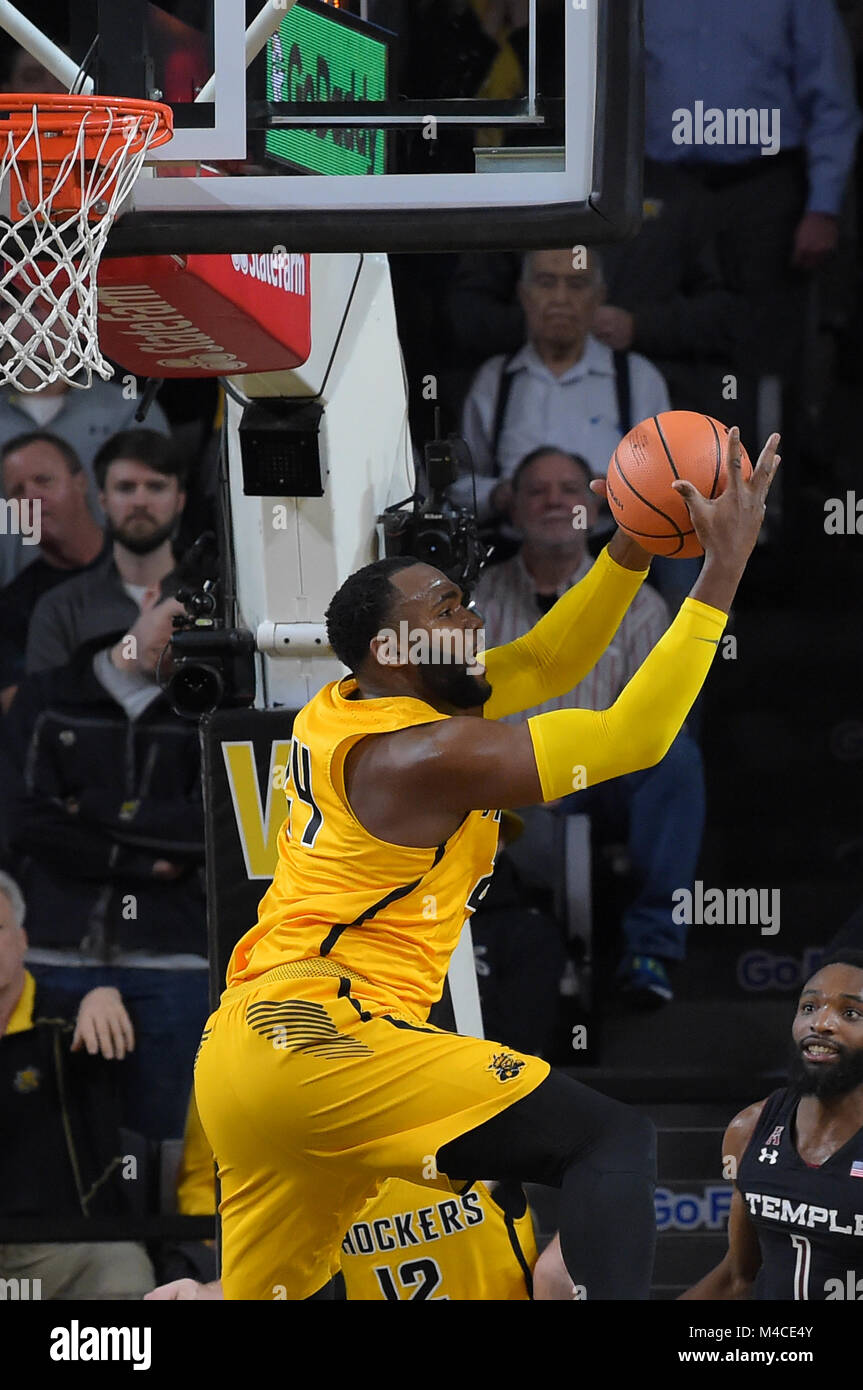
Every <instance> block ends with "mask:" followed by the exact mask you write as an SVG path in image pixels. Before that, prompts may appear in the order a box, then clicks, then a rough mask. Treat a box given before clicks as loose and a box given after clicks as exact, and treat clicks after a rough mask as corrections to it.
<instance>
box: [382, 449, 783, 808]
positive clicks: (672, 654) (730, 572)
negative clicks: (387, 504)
mask: <svg viewBox="0 0 863 1390" xmlns="http://www.w3.org/2000/svg"><path fill="white" fill-rule="evenodd" d="M731 439H732V445H731V447H730V448H729V483H728V487H727V488H726V490H725V492H724V493H723V494H722V496H721V497H719V498H717V499H716V500H715V501H708V500H707V499H706V498H704V497H702V496H701V494H700V493H698V492H697V491H696V490H695V488H693V487H692V486H691V485H690V484H688V483H683V482H679V483H676V484H675V485H674V486H675V487H676V488H677V490H678V491H680V492H681V494H682V496H683V497H684V500H685V501H686V503H687V506H688V507H689V511H690V515H691V516H692V521H693V525H694V527H695V530H696V532H697V535H698V538H699V540H700V541H701V543H702V545H703V547H704V551H705V561H704V565H703V567H702V571H701V574H700V575H699V578H698V580H697V581H696V583H695V585H694V587H693V590H692V593H691V595H690V597H689V598H688V599H687V600H685V602H684V604H683V606H682V608H681V610H680V612H679V613H678V615H677V617H676V618H675V619H674V622H673V623H672V624H671V626H670V628H669V629H668V631H667V632H666V633H664V635H663V636H662V638H661V639H660V641H659V642H658V643H657V644H656V646H655V647H654V648H653V651H652V652H651V653H650V655H649V656H648V657H647V659H646V660H645V661H644V662H643V663H642V665H641V666H640V667H639V669H638V671H637V672H636V673H635V675H634V676H633V678H632V680H631V681H630V682H629V683H628V685H627V686H626V687H625V688H624V690H623V691H622V692H621V694H620V696H619V697H618V699H617V700H616V701H615V703H614V704H613V705H612V706H611V707H610V709H607V710H600V711H596V710H573V709H564V710H552V711H550V712H548V713H546V714H539V715H534V716H533V717H532V718H531V719H528V720H527V721H526V723H524V724H522V725H518V726H509V725H502V724H499V723H494V722H490V721H488V720H485V719H482V720H479V719H474V718H471V717H469V716H454V717H453V718H450V719H446V720H442V721H440V722H438V723H433V724H427V725H423V726H420V727H416V726H413V727H412V728H411V729H410V730H403V731H401V732H400V733H398V734H394V735H391V736H389V737H388V738H387V739H382V740H379V744H380V745H383V746H382V747H380V749H379V750H375V754H374V758H373V761H374V762H375V763H376V764H377V760H378V758H380V763H379V764H377V767H376V771H377V774H378V775H379V776H381V777H386V779H387V782H388V785H389V787H390V788H391V790H392V789H394V788H395V787H396V786H397V785H399V786H400V787H401V788H402V789H404V790H405V792H406V795H407V791H408V790H409V793H410V796H409V802H408V804H409V805H410V808H411V810H416V808H417V806H418V805H419V806H420V807H428V808H433V813H434V814H436V815H438V816H443V815H446V814H455V813H459V812H461V813H464V811H466V810H473V809H484V808H486V807H489V806H527V805H536V804H537V803H540V802H544V801H554V800H556V799H557V798H558V797H561V796H566V795H567V794H568V793H569V792H571V791H574V790H580V789H581V788H582V787H585V786H595V785H596V784H597V783H598V782H602V781H606V780H607V779H609V778H611V777H619V776H622V775H623V774H625V773H628V772H637V771H639V770H641V769H642V768H646V767H652V766H654V765H655V764H656V763H658V762H659V761H661V759H662V758H663V757H664V756H665V754H666V753H667V751H668V749H669V748H670V747H671V744H672V743H673V742H674V739H675V738H676V737H677V735H678V733H679V732H680V729H681V728H682V726H683V723H684V721H685V719H686V716H687V714H688V713H689V710H690V709H691V707H692V705H693V703H694V701H695V699H696V697H697V696H698V693H699V691H700V690H701V687H702V685H703V683H704V680H705V677H706V676H707V672H708V671H709V669H710V665H711V662H712V660H713V657H714V655H715V652H716V648H717V645H718V643H719V640H720V638H721V636H722V632H723V629H724V626H725V622H726V619H727V615H728V611H729V609H730V607H731V603H732V600H733V599H734V595H735V593H736V591H737V586H738V584H739V582H740V579H741V577H742V575H743V571H744V569H745V568H746V563H747V561H748V559H749V556H750V554H751V553H752V550H753V548H754V546H755V542H756V539H757V537H758V532H759V531H760V529H761V524H762V521H763V519H764V512H765V507H766V498H767V492H768V489H769V487H770V483H771V481H772V479H773V476H774V474H775V472H776V466H777V464H778V461H779V460H778V457H777V455H776V446H777V444H778V442H779V436H778V435H771V437H770V439H769V440H768V442H767V444H766V446H765V448H764V450H763V452H762V454H761V457H760V459H759V460H758V464H757V466H756V468H755V470H754V472H753V475H752V478H751V480H750V481H747V480H745V479H744V478H743V477H742V474H741V470H740V448H739V434H738V433H737V431H736V430H734V431H732V433H731ZM368 771H371V769H368ZM430 823H431V821H430V819H429V824H430ZM369 828H372V829H373V828H374V827H369ZM375 833H378V834H381V833H382V832H381V831H380V830H378V831H376V832H375Z"/></svg>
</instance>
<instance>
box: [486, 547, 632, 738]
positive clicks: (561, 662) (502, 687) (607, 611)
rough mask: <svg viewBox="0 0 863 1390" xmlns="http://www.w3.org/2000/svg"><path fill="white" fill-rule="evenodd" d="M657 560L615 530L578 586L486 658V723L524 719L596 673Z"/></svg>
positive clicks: (492, 650) (493, 649) (487, 654)
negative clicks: (512, 716)
mask: <svg viewBox="0 0 863 1390" xmlns="http://www.w3.org/2000/svg"><path fill="white" fill-rule="evenodd" d="M651 559H652V556H651V555H650V554H649V553H648V552H647V551H646V550H643V549H642V547H641V546H640V545H639V544H638V543H637V541H633V540H630V538H629V537H628V536H627V535H626V534H625V533H624V532H623V531H620V530H618V531H616V532H615V534H614V536H612V538H611V540H610V541H609V543H608V545H607V546H606V547H605V549H604V550H603V551H602V552H601V554H600V555H599V557H598V559H597V560H596V562H595V564H594V565H593V566H592V567H591V569H590V571H589V572H588V573H587V574H586V575H585V576H584V578H583V579H582V580H580V581H579V583H578V584H574V585H573V587H572V588H571V589H568V590H567V592H566V593H565V594H564V595H563V596H562V598H559V599H558V601H557V603H556V604H554V606H553V607H552V608H551V609H550V610H549V612H548V613H546V614H545V616H544V617H542V618H540V620H539V622H538V623H536V624H535V626H534V627H532V628H531V629H530V631H529V632H527V633H525V635H524V636H523V637H518V638H516V640H515V641H514V642H508V643H507V644H506V645H505V646H503V647H494V648H492V649H491V650H490V651H488V652H486V653H485V655H484V656H483V663H484V665H485V669H486V676H487V679H488V681H489V683H490V685H491V687H492V695H491V698H490V699H489V700H488V701H487V703H486V704H485V706H484V707H483V715H484V717H485V718H486V719H502V718H503V717H504V715H507V714H520V713H521V712H522V710H527V709H532V708H533V707H534V706H535V705H540V704H542V703H543V702H544V701H546V700H552V699H555V698H557V697H558V696H560V695H566V694H568V692H569V691H570V690H573V689H574V688H575V686H577V685H578V683H579V681H582V680H584V677H585V676H586V675H587V674H588V672H589V671H591V670H592V669H593V667H594V666H595V665H596V663H597V661H598V660H599V658H600V657H601V656H602V653H603V652H604V651H605V649H606V647H607V646H608V644H609V642H610V641H611V640H612V638H613V637H614V634H615V633H616V632H617V629H618V627H619V626H620V623H621V620H622V619H623V616H624V614H625V613H626V610H627V609H628V608H629V605H630V604H631V603H632V600H633V599H634V598H635V595H636V594H637V593H638V591H639V589H640V588H641V585H642V584H643V583H644V580H645V579H646V578H647V572H648V567H649V565H650V561H651Z"/></svg>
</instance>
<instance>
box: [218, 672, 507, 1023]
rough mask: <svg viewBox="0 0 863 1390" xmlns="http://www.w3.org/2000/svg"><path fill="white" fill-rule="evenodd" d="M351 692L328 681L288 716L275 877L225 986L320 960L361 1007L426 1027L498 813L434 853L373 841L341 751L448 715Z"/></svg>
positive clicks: (477, 817)
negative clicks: (290, 725)
mask: <svg viewBox="0 0 863 1390" xmlns="http://www.w3.org/2000/svg"><path fill="white" fill-rule="evenodd" d="M356 694H357V683H356V681H355V680H354V679H353V677H347V678H345V679H344V680H342V681H334V682H332V683H331V684H329V685H327V686H325V687H324V689H323V690H321V691H319V693H318V694H317V695H316V696H315V697H314V699H312V700H310V702H309V703H308V704H307V705H306V706H305V708H304V709H302V710H301V711H300V713H299V714H298V715H297V718H296V720H295V722H294V737H293V741H292V743H291V753H290V767H289V769H288V771H287V773H286V780H285V791H286V795H287V798H288V816H287V820H286V821H285V822H284V824H283V826H282V828H281V830H280V832H279V840H278V851H279V857H278V863H277V866H276V872H275V876H274V878H273V882H272V886H271V887H270V889H269V891H268V892H267V893H266V895H265V896H264V898H263V899H262V901H261V904H260V907H259V909H258V921H257V925H256V926H254V927H253V928H252V929H251V931H249V932H247V933H246V935H245V936H244V937H242V939H241V940H240V941H239V942H238V944H237V946H236V947H235V949H234V952H233V955H232V956H231V960H230V963H229V966H228V988H229V989H230V987H231V986H232V985H236V984H239V983H240V982H242V981H246V980H251V979H255V978H256V977H257V976H259V975H262V974H264V973H265V972H266V971H269V970H272V969H274V968H275V967H276V966H284V965H286V964H288V963H290V962H299V961H303V962H311V961H317V962H318V963H319V966H320V969H321V971H323V970H329V969H331V970H332V973H333V974H334V975H340V974H341V975H345V976H346V977H348V978H352V979H353V978H357V977H358V979H359V984H358V986H357V988H356V990H355V991H354V992H355V993H357V994H358V995H359V996H361V998H362V999H363V1002H368V1003H370V1004H372V1005H374V1004H380V1005H382V1006H383V1007H385V1008H388V1009H392V1010H395V1011H398V1012H399V1013H401V1014H406V1015H407V1016H408V1017H414V1018H418V1019H420V1020H424V1019H425V1018H426V1017H427V1015H428V1011H429V1009H430V1008H431V1006H432V1004H434V1003H435V1002H436V1000H438V999H439V998H440V994H441V990H442V988H443V981H444V977H445V975H446V971H447V967H448V965H449V960H450V956H451V955H452V952H453V950H454V949H455V946H456V945H457V943H458V939H459V935H460V932H461V929H462V926H463V924H464V921H465V918H466V917H468V916H469V915H470V914H471V913H472V912H473V911H474V910H475V908H476V907H477V905H478V903H479V901H480V899H481V898H482V897H483V896H484V894H485V891H486V889H487V887H488V884H489V881H490V878H491V871H492V865H493V860H494V853H495V849H496V846H497V837H498V821H499V819H500V812H499V811H491V810H489V811H471V812H469V813H468V814H467V815H466V816H465V818H464V820H463V821H462V823H461V825H460V826H459V827H458V829H457V830H456V831H455V832H454V833H453V834H452V835H451V836H450V838H449V839H448V840H447V841H445V843H443V844H441V845H438V846H437V848H436V849H435V848H431V849H411V848H406V847H404V846H400V845H392V844H388V843H386V842H385V841H383V840H378V839H376V837H375V836H374V835H371V834H370V833H369V831H367V830H365V829H364V828H363V826H362V825H361V824H360V822H359V821H358V820H357V818H356V816H355V815H354V814H353V811H352V810H351V808H350V806H349V805H348V801H347V797H346V795H345V788H344V764H345V758H346V757H347V754H348V753H349V751H350V749H351V748H353V747H354V745H355V744H356V743H358V742H359V741H360V739H363V738H366V737H367V736H368V735H370V734H383V733H390V732H392V731H394V730H396V729H405V728H408V727H410V726H411V725H414V724H428V723H431V722H432V721H435V720H438V719H446V718H447V717H448V716H447V715H444V714H440V713H438V711H437V710H434V709H433V708H432V707H431V705H428V704H426V703H425V701H424V700H418V699H414V698H412V697H407V696H398V697H394V698H385V699H374V700H361V699H358V698H354V697H355V696H356ZM299 973H300V972H299V971H298V974H299Z"/></svg>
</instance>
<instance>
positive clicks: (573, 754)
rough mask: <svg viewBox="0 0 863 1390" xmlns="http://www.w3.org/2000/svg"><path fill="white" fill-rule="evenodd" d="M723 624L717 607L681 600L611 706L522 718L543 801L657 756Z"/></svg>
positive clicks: (685, 708)
mask: <svg viewBox="0 0 863 1390" xmlns="http://www.w3.org/2000/svg"><path fill="white" fill-rule="evenodd" d="M726 622H727V616H726V614H725V613H723V612H721V611H720V609H718V608H711V607H710V605H709V604H706V603H701V602H699V600H698V599H692V598H688V599H685V600H684V602H683V606H682V607H681V609H680V612H679V613H678V615H677V617H676V618H675V619H674V622H673V623H672V624H671V627H670V628H669V629H668V631H667V632H666V633H664V634H663V636H662V637H661V638H660V639H659V641H658V642H657V644H656V646H655V647H654V648H653V651H652V652H651V653H650V655H649V656H648V657H647V658H646V660H645V661H643V662H642V664H641V666H640V667H639V668H638V670H637V671H636V673H635V675H634V676H633V677H632V679H631V680H630V682H629V683H628V685H626V686H625V687H624V689H623V690H622V691H621V692H620V695H619V696H618V697H617V699H616V700H615V702H614V704H613V705H612V706H611V708H610V709H607V710H582V709H564V710H551V711H549V713H547V714H535V715H534V716H533V717H532V718H531V719H528V721H527V727H528V729H529V730H530V736H531V739H532V740H533V751H534V755H535V757H536V766H537V770H538V772H539V780H540V785H541V787H542V797H543V801H554V800H556V798H557V797H559V796H568V795H569V793H570V792H572V791H579V790H580V789H581V788H582V787H585V786H591V787H592V786H595V785H596V784H597V782H605V781H607V780H608V778H609V777H620V776H622V775H623V774H624V773H626V772H639V771H640V770H641V769H642V768H645V767H653V766H654V765H655V764H656V763H658V762H660V761H661V760H662V759H663V758H664V757H665V755H666V753H667V752H668V750H669V748H670V747H671V745H672V743H673V742H674V740H675V738H676V737H677V735H678V733H679V732H680V730H681V728H682V727H683V721H684V720H685V719H686V716H687V714H688V713H689V711H690V709H691V708H692V705H693V703H694V702H695V699H696V696H697V695H698V692H699V690H700V689H701V687H702V685H703V684H704V680H705V677H706V676H707V672H708V671H709V670H710V663H711V662H712V660H713V657H714V654H715V652H716V647H717V644H718V642H719V639H720V637H721V636H722V633H723V630H724V628H725V624H726Z"/></svg>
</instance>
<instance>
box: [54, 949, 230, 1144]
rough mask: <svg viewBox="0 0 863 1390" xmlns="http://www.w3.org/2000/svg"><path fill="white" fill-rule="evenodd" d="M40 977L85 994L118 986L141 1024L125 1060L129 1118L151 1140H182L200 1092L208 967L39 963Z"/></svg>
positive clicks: (136, 1027)
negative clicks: (197, 1076)
mask: <svg viewBox="0 0 863 1390" xmlns="http://www.w3.org/2000/svg"><path fill="white" fill-rule="evenodd" d="M30 969H31V971H32V974H33V975H34V976H35V977H36V980H37V982H38V983H40V984H43V985H44V986H45V987H46V988H51V989H62V990H67V991H69V992H70V993H72V992H74V993H75V994H79V995H81V996H83V995H84V994H86V993H87V992H88V991H89V990H91V989H96V988H98V987H99V986H104V985H113V986H114V988H115V989H118V990H119V991H120V993H121V994H122V996H123V1003H124V1004H125V1005H126V1009H127V1010H128V1013H129V1017H130V1018H131V1020H132V1026H133V1028H134V1030H135V1050H134V1052H132V1053H130V1054H127V1056H126V1058H125V1060H124V1062H123V1064H122V1065H123V1086H122V1094H123V1123H124V1124H125V1125H126V1127H127V1128H128V1129H133V1130H135V1131H136V1132H137V1133H138V1134H143V1135H145V1137H146V1138H148V1139H159V1140H161V1139H180V1138H182V1136H183V1130H184V1127H185V1122H186V1109H187V1107H188V1104H189V1095H190V1093H191V1090H192V1084H193V1077H192V1068H193V1065H194V1061H195V1053H196V1051H197V1048H198V1043H199V1042H200V1041H201V1033H202V1031H203V1028H204V1024H205V1023H206V1021H207V1018H208V1016H209V1013H210V1004H209V994H208V980H207V971H206V970H203V969H202V970H147V969H138V968H137V967H131V966H108V965H105V966H95V965H94V966H91V965H80V966H64V965H33V966H31V967H30Z"/></svg>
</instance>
